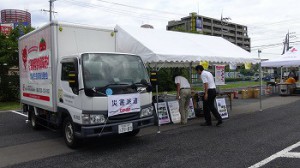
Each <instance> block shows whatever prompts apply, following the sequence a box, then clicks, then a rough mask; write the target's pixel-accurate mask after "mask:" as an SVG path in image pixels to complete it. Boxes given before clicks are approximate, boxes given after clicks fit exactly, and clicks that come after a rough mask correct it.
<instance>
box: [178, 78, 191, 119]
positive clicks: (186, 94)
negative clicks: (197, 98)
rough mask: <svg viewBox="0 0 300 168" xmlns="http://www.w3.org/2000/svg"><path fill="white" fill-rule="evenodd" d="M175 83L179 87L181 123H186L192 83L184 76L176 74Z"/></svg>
mask: <svg viewBox="0 0 300 168" xmlns="http://www.w3.org/2000/svg"><path fill="white" fill-rule="evenodd" d="M175 84H176V88H177V97H176V99H177V100H179V112H180V115H181V124H186V123H187V119H188V115H189V111H188V107H189V103H190V99H191V85H190V83H189V82H188V80H187V79H186V78H185V77H183V76H176V77H175Z"/></svg>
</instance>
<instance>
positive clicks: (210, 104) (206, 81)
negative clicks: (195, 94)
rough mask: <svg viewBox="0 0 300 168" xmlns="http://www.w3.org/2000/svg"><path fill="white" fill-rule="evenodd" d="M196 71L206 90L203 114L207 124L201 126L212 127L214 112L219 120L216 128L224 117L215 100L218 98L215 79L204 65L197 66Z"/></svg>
mask: <svg viewBox="0 0 300 168" xmlns="http://www.w3.org/2000/svg"><path fill="white" fill-rule="evenodd" d="M196 71H197V73H198V74H199V75H200V76H201V79H202V82H203V90H204V100H203V112H204V118H205V121H206V122H205V123H203V124H201V126H211V125H212V124H211V115H210V112H212V114H213V115H214V116H215V118H216V119H217V120H218V122H217V124H216V126H220V125H221V124H222V117H221V115H220V114H219V112H218V110H217V109H216V107H215V98H216V96H217V93H216V84H215V81H214V77H213V75H212V74H211V73H210V72H208V71H205V70H204V68H203V66H202V65H197V66H196Z"/></svg>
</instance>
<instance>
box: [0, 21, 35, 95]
mask: <svg viewBox="0 0 300 168" xmlns="http://www.w3.org/2000/svg"><path fill="white" fill-rule="evenodd" d="M32 30H34V29H33V28H31V27H24V26H23V25H22V24H19V26H17V27H16V28H15V29H13V30H12V32H11V33H10V34H9V35H7V36H6V35H4V34H2V33H0V101H11V100H14V99H16V98H18V93H19V76H18V74H8V72H9V70H10V69H11V68H14V67H19V56H18V39H19V37H20V34H22V33H24V34H26V33H28V32H30V31H32Z"/></svg>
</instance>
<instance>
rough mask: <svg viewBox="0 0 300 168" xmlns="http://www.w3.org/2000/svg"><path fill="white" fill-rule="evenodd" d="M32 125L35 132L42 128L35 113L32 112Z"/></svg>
mask: <svg viewBox="0 0 300 168" xmlns="http://www.w3.org/2000/svg"><path fill="white" fill-rule="evenodd" d="M30 124H31V127H32V128H33V129H35V130H37V129H39V128H40V126H39V125H38V124H37V118H36V115H35V113H34V112H30Z"/></svg>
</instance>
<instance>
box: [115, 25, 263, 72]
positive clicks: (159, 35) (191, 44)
mask: <svg viewBox="0 0 300 168" xmlns="http://www.w3.org/2000/svg"><path fill="white" fill-rule="evenodd" d="M116 30H117V51H118V52H125V53H133V54H137V55H139V56H141V57H142V59H143V61H144V62H145V63H149V64H164V65H165V66H166V67H178V66H182V65H183V64H188V65H190V64H191V62H192V63H194V64H198V63H199V62H200V61H208V62H210V63H246V62H248V63H250V62H251V63H255V62H257V60H256V58H253V57H252V56H251V55H250V53H249V52H247V51H246V50H244V49H242V48H241V47H238V46H236V45H234V44H232V43H231V42H229V41H227V40H225V39H223V38H221V37H215V36H207V35H201V34H192V33H182V32H175V31H166V30H156V29H146V28H129V27H120V26H118V25H117V26H116Z"/></svg>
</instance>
